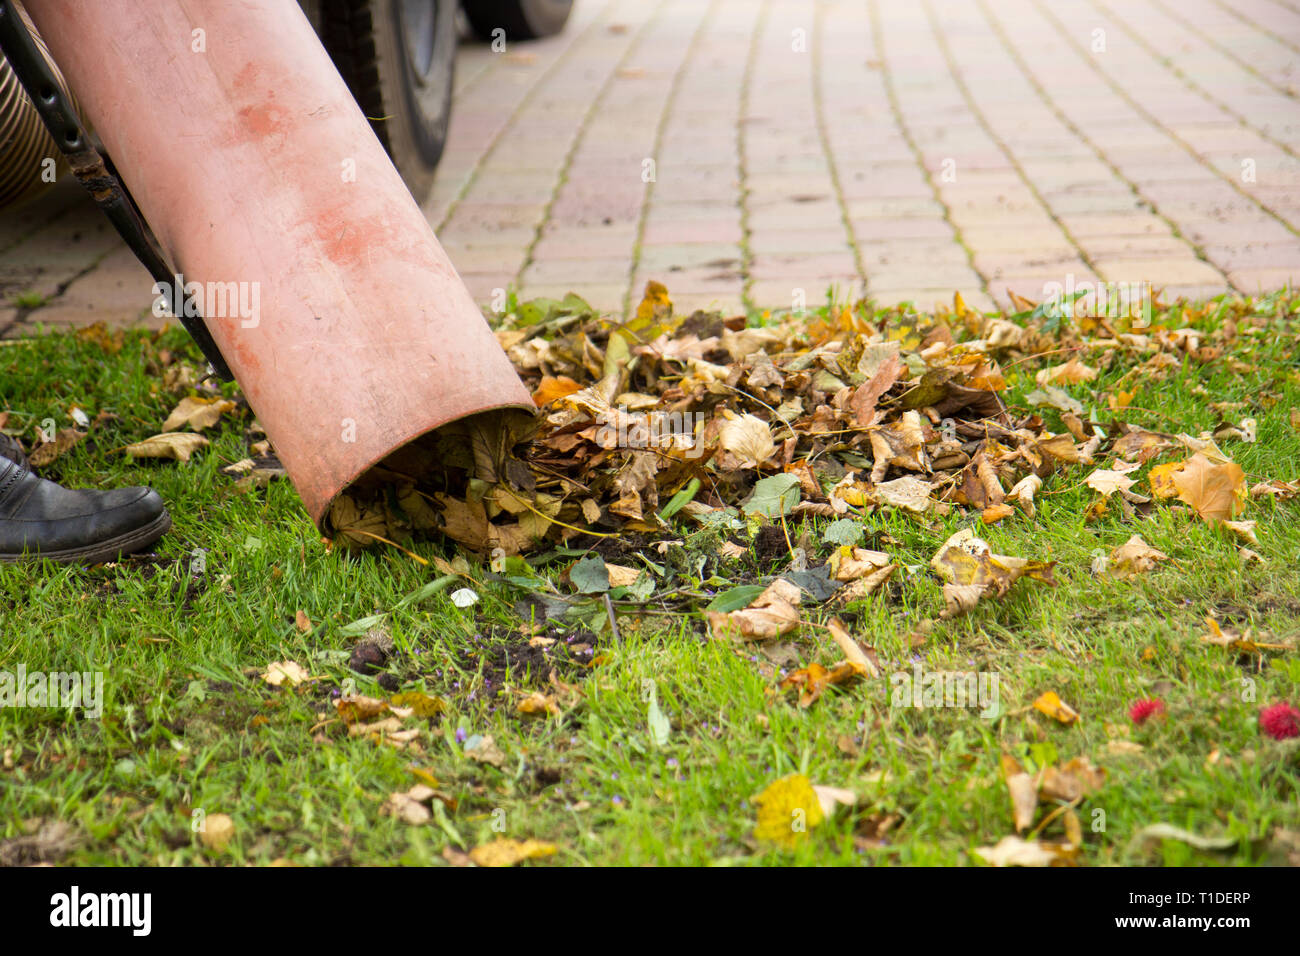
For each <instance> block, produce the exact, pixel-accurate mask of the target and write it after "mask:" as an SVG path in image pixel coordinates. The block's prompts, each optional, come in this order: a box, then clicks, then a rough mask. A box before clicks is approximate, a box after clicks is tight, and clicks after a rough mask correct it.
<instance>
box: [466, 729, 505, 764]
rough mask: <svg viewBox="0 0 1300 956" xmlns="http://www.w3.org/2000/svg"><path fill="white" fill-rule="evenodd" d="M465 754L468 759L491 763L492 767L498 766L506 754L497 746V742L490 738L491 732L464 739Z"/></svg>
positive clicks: (503, 761) (503, 760)
mask: <svg viewBox="0 0 1300 956" xmlns="http://www.w3.org/2000/svg"><path fill="white" fill-rule="evenodd" d="M465 756H466V757H468V758H469V759H470V760H473V761H476V762H478V763H487V764H491V765H492V766H494V767H500V766H501V765H502V764H503V763H505V760H506V755H505V754H504V753H503V752H502V750H501V748H500V747H498V746H497V742H496V741H495V740H493V739H492V735H491V734H485V735H484V736H482V737H477V736H476V737H471V738H469V739H468V740H466V741H465Z"/></svg>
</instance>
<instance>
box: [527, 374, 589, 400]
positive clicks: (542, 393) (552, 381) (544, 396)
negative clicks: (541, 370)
mask: <svg viewBox="0 0 1300 956" xmlns="http://www.w3.org/2000/svg"><path fill="white" fill-rule="evenodd" d="M581 388H582V386H581V385H579V384H578V383H577V382H575V381H574V380H573V379H571V378H569V377H568V376H567V375H560V376H558V377H556V378H552V377H551V376H549V375H543V376H542V381H541V384H539V385H538V386H537V391H535V392H533V402H534V403H536V405H537V407H538V408H545V407H546V406H547V405H549V404H551V402H554V401H556V400H557V399H561V398H564V397H566V396H568V395H572V394H573V393H574V392H576V391H579V390H580V389H581Z"/></svg>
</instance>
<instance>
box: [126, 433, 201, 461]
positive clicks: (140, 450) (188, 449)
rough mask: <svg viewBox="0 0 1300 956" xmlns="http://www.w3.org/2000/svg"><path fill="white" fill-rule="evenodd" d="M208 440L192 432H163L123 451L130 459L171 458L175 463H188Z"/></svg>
mask: <svg viewBox="0 0 1300 956" xmlns="http://www.w3.org/2000/svg"><path fill="white" fill-rule="evenodd" d="M207 444H208V440H207V439H206V438H204V437H203V436H202V435H198V434H195V433H194V432H164V433H163V434H161V435H154V436H152V437H151V438H146V439H145V440H144V441H138V442H136V443H135V444H134V445H127V446H126V447H125V448H124V449H122V450H123V451H124V452H126V453H127V454H128V455H130V456H131V457H132V458H172V459H175V460H176V461H189V460H190V456H191V455H193V454H194V453H195V452H196V451H198V450H199V449H200V448H203V447H205V446H206V445H207Z"/></svg>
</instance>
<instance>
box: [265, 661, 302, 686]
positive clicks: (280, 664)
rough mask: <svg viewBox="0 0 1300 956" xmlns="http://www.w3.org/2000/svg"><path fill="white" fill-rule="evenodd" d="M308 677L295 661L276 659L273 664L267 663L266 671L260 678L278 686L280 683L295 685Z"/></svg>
mask: <svg viewBox="0 0 1300 956" xmlns="http://www.w3.org/2000/svg"><path fill="white" fill-rule="evenodd" d="M309 679H310V677H309V675H308V674H307V672H306V671H305V670H303V668H302V665H301V664H299V663H298V662H297V661H276V662H274V663H273V664H268V665H267V666H266V673H264V674H263V675H262V680H264V681H266V682H267V683H268V684H270V685H271V686H272V687H279V686H280V685H282V684H287V685H288V686H289V687H296V686H297V685H298V684H301V683H302V682H303V681H305V680H309Z"/></svg>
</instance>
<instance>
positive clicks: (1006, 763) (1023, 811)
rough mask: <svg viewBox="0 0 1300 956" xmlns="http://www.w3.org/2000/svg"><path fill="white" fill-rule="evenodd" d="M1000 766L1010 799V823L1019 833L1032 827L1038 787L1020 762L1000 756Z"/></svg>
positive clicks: (1007, 756)
mask: <svg viewBox="0 0 1300 956" xmlns="http://www.w3.org/2000/svg"><path fill="white" fill-rule="evenodd" d="M1001 766H1002V780H1003V782H1004V783H1006V785H1007V793H1008V794H1009V795H1010V797H1011V817H1012V821H1013V823H1014V825H1015V828H1016V832H1017V833H1019V832H1021V831H1023V830H1027V829H1028V828H1029V827H1031V826H1033V825H1034V816H1035V814H1036V813H1037V812H1038V787H1037V786H1036V785H1035V784H1034V778H1033V777H1032V776H1031V775H1030V774H1028V773H1026V772H1025V768H1024V767H1022V766H1021V765H1020V761H1018V760H1016V758H1015V757H1012V756H1011V755H1010V754H1003V755H1002V760H1001Z"/></svg>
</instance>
